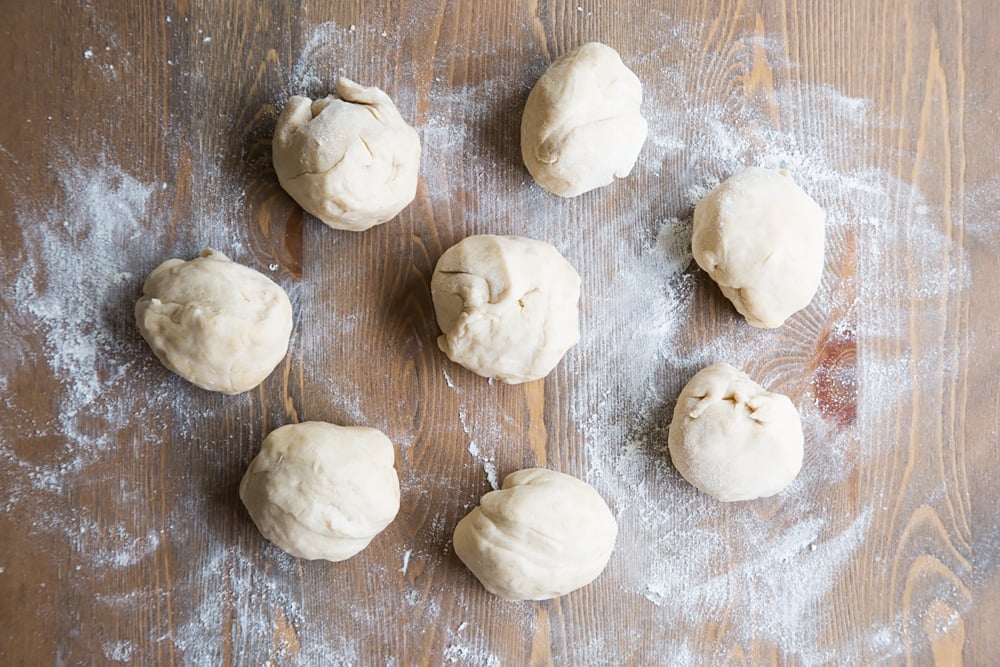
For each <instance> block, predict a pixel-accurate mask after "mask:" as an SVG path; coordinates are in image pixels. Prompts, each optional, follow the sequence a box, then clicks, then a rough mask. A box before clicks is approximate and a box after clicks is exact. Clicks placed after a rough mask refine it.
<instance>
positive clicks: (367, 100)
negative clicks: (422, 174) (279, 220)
mask: <svg viewBox="0 0 1000 667" xmlns="http://www.w3.org/2000/svg"><path fill="white" fill-rule="evenodd" d="M337 93H338V95H328V96H327V97H324V98H322V99H318V100H315V101H313V100H311V99H309V98H307V97H299V96H296V97H293V98H291V99H290V100H288V103H287V104H286V105H285V107H284V109H282V111H281V115H280V116H279V117H278V124H277V126H276V128H275V130H274V141H273V142H272V151H273V160H274V171H275V173H277V175H278V181H279V182H280V183H281V187H283V188H284V189H285V191H286V192H287V193H288V194H289V195H291V196H292V198H293V199H294V200H295V201H297V202H298V203H299V205H300V206H302V208H304V209H305V210H306V211H308V212H309V213H312V214H313V215H314V216H316V217H317V218H319V219H320V220H322V221H323V222H325V223H326V224H327V225H329V226H330V227H333V228H334V229H347V230H351V231H362V230H365V229H368V228H369V227H372V226H373V225H377V224H380V223H383V222H386V221H387V220H391V219H392V218H394V217H396V215H398V214H399V212H400V211H402V210H403V209H404V208H406V206H407V205H408V204H409V203H410V202H411V201H413V198H414V196H416V192H417V170H418V167H419V166H420V139H419V137H418V136H417V132H416V130H414V129H413V128H412V127H410V126H409V125H408V124H407V123H406V121H404V120H403V118H402V116H400V115H399V112H398V111H397V110H396V106H395V105H394V104H393V103H392V100H391V99H389V96H388V95H386V94H385V93H384V92H382V91H381V90H379V89H378V88H374V87H371V88H365V87H363V86H360V85H358V84H356V83H355V82H353V81H351V80H350V79H347V78H344V77H341V78H340V79H338V80H337Z"/></svg>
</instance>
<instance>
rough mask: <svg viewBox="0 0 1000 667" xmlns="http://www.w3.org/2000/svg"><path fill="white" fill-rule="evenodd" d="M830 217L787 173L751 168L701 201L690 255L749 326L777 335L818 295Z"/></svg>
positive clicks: (698, 206)
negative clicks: (789, 319)
mask: <svg viewBox="0 0 1000 667" xmlns="http://www.w3.org/2000/svg"><path fill="white" fill-rule="evenodd" d="M825 217H826V216H825V214H824V213H823V209H821V208H820V207H819V204H817V203H816V202H815V201H813V199H812V197H810V196H809V195H808V194H806V192H805V190H803V189H802V188H800V187H799V186H798V185H796V184H795V181H793V180H792V178H791V176H790V175H789V174H788V172H787V171H785V170H781V171H774V170H771V169H763V168H761V167H751V168H749V169H746V170H745V171H742V172H740V173H738V174H736V175H735V176H730V177H729V178H727V179H726V180H725V181H723V182H722V183H721V184H720V185H719V186H718V187H716V188H715V189H714V190H712V191H711V192H709V193H708V194H707V195H705V197H704V198H703V199H702V200H701V201H700V202H698V205H697V206H696V207H695V209H694V235H693V237H692V240H691V249H692V251H693V253H694V258H695V261H697V262H698V266H700V267H701V268H702V269H704V270H705V271H706V272H708V275H710V276H711V277H712V280H714V281H715V282H717V283H718V284H719V287H721V288H722V293H723V294H725V295H726V298H727V299H729V300H730V301H732V302H733V305H734V306H736V310H738V311H739V312H740V314H742V315H743V316H744V317H745V318H747V322H749V323H750V324H751V325H753V326H755V327H763V328H765V329H773V328H775V327H779V326H781V325H782V323H783V322H784V321H785V320H786V319H787V318H788V316H789V315H791V314H792V313H794V312H796V311H798V310H801V309H802V308H805V307H806V306H807V305H809V302H810V301H811V300H812V298H813V295H814V294H816V290H817V288H818V287H819V281H820V278H821V277H822V275H823V226H824V219H825Z"/></svg>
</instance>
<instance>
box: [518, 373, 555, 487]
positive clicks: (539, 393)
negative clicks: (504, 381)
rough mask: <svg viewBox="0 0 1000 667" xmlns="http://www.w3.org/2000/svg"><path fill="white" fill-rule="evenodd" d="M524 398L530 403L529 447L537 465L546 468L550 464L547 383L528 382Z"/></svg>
mask: <svg viewBox="0 0 1000 667" xmlns="http://www.w3.org/2000/svg"><path fill="white" fill-rule="evenodd" d="M522 386H523V387H524V398H525V400H526V401H527V403H528V445H529V446H530V447H531V452H532V454H534V456H535V465H536V466H538V467H540V468H544V467H546V466H547V465H548V464H549V457H548V453H547V451H546V446H547V445H548V441H549V433H548V430H547V429H546V428H545V383H544V382H543V381H540V380H539V381H536V382H526V383H524V385H522Z"/></svg>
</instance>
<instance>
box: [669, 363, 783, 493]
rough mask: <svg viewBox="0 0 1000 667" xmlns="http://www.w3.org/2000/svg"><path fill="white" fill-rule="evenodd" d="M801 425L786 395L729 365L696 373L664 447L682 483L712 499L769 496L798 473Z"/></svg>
mask: <svg viewBox="0 0 1000 667" xmlns="http://www.w3.org/2000/svg"><path fill="white" fill-rule="evenodd" d="M802 441H803V438H802V423H801V421H800V420H799V413H798V411H796V409H795V406H794V405H792V402H791V401H790V400H788V397H787V396H784V395H782V394H776V393H773V392H770V391H765V390H764V388H763V387H761V386H760V385H759V384H757V383H756V382H754V381H753V380H751V379H750V378H749V377H747V376H746V374H744V373H741V372H740V371H738V370H736V369H735V368H733V367H732V366H730V365H729V364H715V365H714V366H709V367H708V368H705V369H703V370H702V371H700V372H699V373H698V374H697V375H695V376H694V377H693V378H691V381H690V382H688V383H687V385H686V386H685V387H684V389H683V390H682V391H681V395H680V397H679V398H678V399H677V406H676V407H675V408H674V420H673V421H672V422H671V423H670V433H669V435H668V437H667V442H668V444H669V447H670V459H671V460H672V461H673V462H674V466H675V467H676V468H677V470H678V471H679V472H680V473H681V475H683V476H684V479H686V480H687V481H689V482H691V483H692V484H693V485H695V486H696V487H698V488H699V489H701V490H702V491H704V492H705V493H707V494H709V495H711V496H715V497H716V498H718V499H719V500H724V501H727V502H728V501H734V500H753V499H754V498H763V497H766V496H773V495H774V494H776V493H778V492H779V491H781V490H782V489H784V488H785V487H786V486H788V485H789V484H791V483H792V480H793V479H795V476H796V475H798V474H799V469H800V468H802Z"/></svg>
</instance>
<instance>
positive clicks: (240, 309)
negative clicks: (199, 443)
mask: <svg viewBox="0 0 1000 667" xmlns="http://www.w3.org/2000/svg"><path fill="white" fill-rule="evenodd" d="M135 321H136V323H137V324H138V325H139V331H140V332H142V337H143V338H145V339H146V342H147V343H149V346H150V347H151V348H153V352H154V353H155V354H156V356H157V358H158V359H159V360H160V361H161V362H163V365H164V366H166V367H167V368H169V369H170V370H172V371H173V372H174V373H177V374H178V375H180V376H181V377H183V378H184V379H186V380H189V381H190V382H193V383H194V384H196V385H198V386H199V387H202V388H204V389H210V390H212V391H221V392H222V393H224V394H239V393H241V392H244V391H249V390H251V389H253V388H254V387H256V386H257V385H259V384H260V383H261V382H263V381H264V379H265V378H266V377H267V376H268V375H270V374H271V371H273V370H274V367H275V366H277V365H278V364H279V363H280V362H281V360H282V359H284V358H285V353H286V352H287V351H288V338H289V336H291V333H292V304H291V303H290V302H289V301H288V295H286V294H285V291H284V290H283V289H281V288H280V287H279V286H278V285H276V284H275V283H274V282H272V281H271V279H270V278H268V277H267V276H264V275H262V274H260V273H258V272H256V271H254V270H253V269H249V268H247V267H245V266H242V265H240V264H236V263H234V262H231V261H229V258H228V257H226V256H225V255H223V254H222V253H221V252H218V251H215V250H212V249H211V248H206V249H205V250H204V251H202V253H201V255H200V256H199V257H197V258H196V259H192V260H191V261H189V262H185V261H184V260H182V259H168V260H167V261H165V262H163V263H162V264H160V265H159V266H158V267H156V268H155V269H153V272H152V273H150V274H149V277H147V278H146V282H145V284H143V286H142V298H141V299H139V302H138V303H136V304H135Z"/></svg>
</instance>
